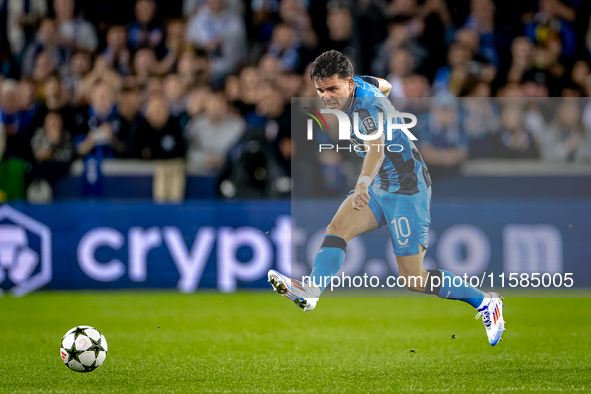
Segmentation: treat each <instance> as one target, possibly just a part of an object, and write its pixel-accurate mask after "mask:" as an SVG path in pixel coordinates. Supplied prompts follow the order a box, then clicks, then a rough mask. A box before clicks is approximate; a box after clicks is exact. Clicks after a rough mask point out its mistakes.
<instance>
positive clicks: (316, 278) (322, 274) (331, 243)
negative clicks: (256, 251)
mask: <svg viewBox="0 0 591 394" xmlns="http://www.w3.org/2000/svg"><path fill="white" fill-rule="evenodd" d="M351 198H352V197H351V196H349V197H348V198H346V199H345V201H343V203H342V204H341V206H340V207H339V209H338V210H337V213H336V214H335V216H334V217H333V219H332V220H331V222H330V224H329V225H328V227H327V228H326V235H325V237H324V241H323V242H322V246H321V247H320V250H319V251H318V253H316V256H315V257H314V264H313V267H312V273H311V274H310V276H309V277H308V278H309V279H310V280H309V281H306V282H301V281H299V280H297V279H293V278H289V277H287V276H285V275H283V274H281V273H279V272H277V271H275V270H270V271H269V273H268V278H269V282H270V283H271V285H272V286H273V290H274V291H276V292H278V293H279V294H281V295H282V296H284V297H286V298H288V299H290V300H292V301H293V302H294V303H295V304H296V305H297V306H298V307H299V308H302V309H303V310H304V311H309V310H312V309H314V308H315V307H316V304H317V303H318V298H319V297H320V294H321V293H322V291H324V289H325V288H326V286H327V285H328V284H329V283H330V280H331V278H332V277H333V276H335V275H336V274H337V273H338V272H339V270H340V269H341V267H342V266H343V263H344V262H345V252H346V250H347V242H349V241H350V240H351V239H352V238H354V237H356V236H357V235H359V234H363V233H366V232H369V231H372V230H375V229H376V228H378V224H377V221H376V219H375V216H374V214H373V212H372V210H371V208H369V206H365V207H363V208H361V209H360V210H355V209H353V207H352V204H351Z"/></svg>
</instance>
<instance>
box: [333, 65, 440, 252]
mask: <svg viewBox="0 0 591 394" xmlns="http://www.w3.org/2000/svg"><path fill="white" fill-rule="evenodd" d="M353 79H354V80H355V92H354V93H353V98H352V99H351V101H350V103H349V107H348V108H347V109H346V110H345V112H346V113H347V115H348V116H349V120H350V122H351V124H353V119H354V117H353V116H354V114H355V113H357V114H358V115H359V124H358V126H359V129H358V130H359V132H360V133H361V134H364V135H368V134H371V133H373V132H374V131H375V130H377V129H378V127H377V121H378V119H379V117H378V114H379V113H380V112H382V113H384V117H383V121H384V133H385V134H386V136H385V148H386V149H384V155H385V157H384V161H383V163H382V167H381V168H380V171H379V172H378V175H377V176H376V177H375V178H374V180H373V182H372V184H371V185H370V186H369V187H368V192H369V197H370V200H369V208H370V209H371V211H372V212H373V214H374V216H375V218H376V222H377V223H378V228H379V227H382V226H388V229H389V230H390V237H391V239H392V246H393V249H394V254H395V255H396V256H412V255H415V254H419V253H420V252H421V250H420V246H419V245H423V247H424V248H425V249H427V247H428V243H427V241H428V237H427V233H428V231H429V226H430V224H431V213H430V210H431V209H430V208H431V187H430V186H431V178H430V177H429V172H428V171H427V166H426V165H425V162H424V161H423V158H422V157H421V154H420V153H419V151H418V150H417V148H416V146H415V144H414V143H413V142H412V141H411V140H410V139H408V137H407V136H406V134H404V132H402V131H401V130H394V131H393V132H392V138H391V139H388V137H387V133H386V132H387V130H388V128H387V127H386V122H387V121H388V119H387V116H386V114H387V113H392V112H394V111H396V110H395V109H394V107H393V106H392V104H391V103H390V101H388V100H387V99H386V97H385V96H384V95H383V94H382V92H380V90H379V89H378V87H377V86H376V85H378V82H377V80H375V79H374V78H372V77H363V76H355V77H353ZM371 98H374V99H371ZM375 98H381V99H375ZM398 123H401V121H400V119H398ZM351 143H352V144H354V145H356V146H357V145H363V144H371V143H372V142H371V141H365V142H364V141H363V140H361V139H359V138H358V137H357V136H356V135H355V133H354V131H353V130H351ZM388 146H393V149H391V150H393V151H394V152H390V151H389V150H388V149H387V148H388ZM400 147H402V149H400ZM358 153H359V154H360V155H361V156H362V157H363V158H365V153H364V152H363V151H361V150H360V151H359V152H358ZM351 193H352V192H351Z"/></svg>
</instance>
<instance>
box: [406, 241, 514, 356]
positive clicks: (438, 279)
mask: <svg viewBox="0 0 591 394" xmlns="http://www.w3.org/2000/svg"><path fill="white" fill-rule="evenodd" d="M419 246H420V253H419V254H415V255H412V256H397V257H396V260H397V262H398V269H399V274H400V276H401V277H404V278H405V283H406V287H407V288H408V289H409V290H412V291H420V292H423V293H426V294H435V295H437V296H438V297H439V298H445V299H452V300H460V301H464V302H466V303H468V304H470V305H472V306H473V307H474V308H476V309H477V310H478V313H477V315H476V318H482V322H483V324H484V327H485V328H486V335H487V337H488V341H489V343H490V344H491V345H493V346H494V345H496V344H497V343H499V341H501V340H502V335H503V331H505V320H504V318H503V306H504V305H503V298H502V297H501V296H500V295H499V294H497V293H486V292H483V291H481V290H479V289H476V288H474V287H472V286H470V285H469V284H468V283H466V282H464V280H462V278H461V277H459V276H455V275H454V274H452V273H451V272H449V271H445V270H426V269H425V268H424V267H423V259H424V257H425V252H426V250H425V248H424V247H423V246H422V245H419Z"/></svg>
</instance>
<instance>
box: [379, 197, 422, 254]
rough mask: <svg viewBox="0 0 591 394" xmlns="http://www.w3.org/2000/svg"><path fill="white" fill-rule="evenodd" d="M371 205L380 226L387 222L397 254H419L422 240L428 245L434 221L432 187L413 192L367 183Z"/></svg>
mask: <svg viewBox="0 0 591 394" xmlns="http://www.w3.org/2000/svg"><path fill="white" fill-rule="evenodd" d="M368 192H369V197H370V200H369V207H370V208H371V210H372V212H373V214H374V215H375V217H376V221H377V222H378V228H380V227H382V226H384V225H388V227H389V229H390V238H391V239H392V245H393V246H394V254H395V255H396V256H412V255H414V254H419V244H420V245H423V247H424V248H425V249H427V247H428V242H427V233H428V232H429V226H430V225H431V187H428V188H427V189H425V190H423V191H421V192H418V193H416V194H413V195H410V196H408V195H404V194H394V193H388V192H387V191H384V190H382V189H379V188H376V187H374V186H370V187H368Z"/></svg>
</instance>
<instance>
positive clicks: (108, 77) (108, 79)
mask: <svg viewBox="0 0 591 394" xmlns="http://www.w3.org/2000/svg"><path fill="white" fill-rule="evenodd" d="M99 82H104V83H106V84H108V85H110V87H111V90H112V92H118V91H119V89H120V88H121V84H122V80H121V77H119V74H117V73H116V72H115V71H113V70H112V69H111V68H110V67H108V66H107V63H106V62H105V59H104V58H101V57H99V58H98V59H96V61H95V62H94V67H93V69H92V71H90V72H89V73H88V74H87V75H86V77H85V78H84V80H82V81H81V82H80V84H79V87H78V90H79V91H78V96H79V97H80V100H82V101H86V102H90V101H91V95H92V94H93V91H92V90H93V88H94V86H95V85H97V84H98V83H99Z"/></svg>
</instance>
